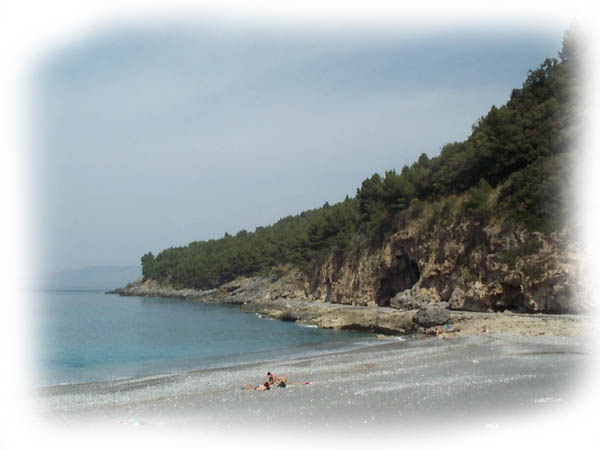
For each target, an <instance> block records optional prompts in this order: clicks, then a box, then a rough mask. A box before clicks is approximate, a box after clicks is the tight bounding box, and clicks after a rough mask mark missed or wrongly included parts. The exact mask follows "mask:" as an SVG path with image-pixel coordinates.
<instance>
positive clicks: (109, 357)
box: [36, 290, 376, 385]
mask: <svg viewBox="0 0 600 450" xmlns="http://www.w3.org/2000/svg"><path fill="white" fill-rule="evenodd" d="M37 295H38V296H39V301H40V303H41V306H40V307H39V308H38V309H37V311H39V313H40V314H39V316H38V321H37V332H38V334H39V340H38V342H39V345H38V351H37V355H36V358H37V363H38V364H37V366H38V367H39V370H38V373H39V383H38V384H39V385H55V384H65V383H82V382H87V381H100V380H110V379H118V378H124V377H130V376H145V375H155V374H160V373H172V372H184V371H189V370H195V369H204V368H209V367H217V366H226V365H235V364H240V363H244V362H254V361H268V360H273V359H279V358H283V357H293V356H303V355H311V354H317V353H328V352H332V351H339V350H343V349H346V348H352V347H357V346H364V345H371V344H374V343H375V342H376V339H375V338H374V337H373V336H372V335H369V334H366V333H357V332H348V331H337V330H323V329H318V328H313V327H303V326H299V325H296V324H294V323H290V322H282V321H279V320H269V319H265V318H261V317H259V316H257V315H255V314H247V313H244V312H242V311H240V309H239V307H238V306H232V305H219V304H210V303H193V302H191V301H186V300H173V299H160V298H142V297H119V296H116V295H107V294H104V292H103V291H99V290H53V291H43V292H38V294H37Z"/></svg>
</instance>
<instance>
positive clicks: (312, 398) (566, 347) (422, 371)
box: [34, 333, 590, 430]
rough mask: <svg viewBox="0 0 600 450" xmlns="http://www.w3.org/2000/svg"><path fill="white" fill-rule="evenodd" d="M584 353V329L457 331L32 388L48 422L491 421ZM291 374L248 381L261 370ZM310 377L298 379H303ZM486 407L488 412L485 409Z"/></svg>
mask: <svg viewBox="0 0 600 450" xmlns="http://www.w3.org/2000/svg"><path fill="white" fill-rule="evenodd" d="M588 353H590V342H589V340H587V339H585V338H583V337H581V336H571V337H554V336H553V337H548V336H515V335H503V334H491V333H488V334H479V335H465V336H459V337H456V338H453V339H437V338H435V337H428V338H426V339H407V340H406V341H403V342H402V341H395V342H385V341H382V342H381V344H377V345H372V346H366V347H362V348H357V349H350V350H346V351H341V352H337V353H331V354H321V355H313V356H306V357H298V358H285V359H279V360H275V361H261V362H253V363H247V364H242V365H235V366H229V367H221V368H211V369H201V370H195V371H191V372H185V373H176V374H163V375H157V376H150V377H148V376H142V377H134V378H128V379H121V380H113V381H103V382H91V383H83V384H72V385H58V386H52V387H46V388H39V389H37V390H36V391H35V393H34V397H35V399H36V401H37V403H38V407H39V411H38V412H39V414H40V416H41V417H43V418H44V419H47V420H50V421H52V422H54V423H56V424H64V425H71V424H73V423H79V422H87V421H89V420H96V421H98V420H99V421H102V422H104V423H106V424H108V425H111V426H116V427H123V426H149V427H155V428H162V427H171V426H175V427H180V426H188V425H190V426H194V427H196V426H207V427H210V428H227V429H231V430H234V429H238V427H239V426H244V425H252V424H259V423H261V422H262V421H263V420H264V419H265V418H269V419H275V418H276V417H291V416H293V417H294V420H293V426H295V427H300V428H303V427H314V426H318V427H320V428H327V427H329V426H344V427H346V426H350V427H351V428H361V427H372V426H384V427H388V426H394V427H397V426H403V425H406V426H412V425H414V424H415V423H424V422H423V421H424V420H429V419H430V418H432V417H436V418H440V419H441V420H443V421H446V422H447V421H448V420H450V421H451V420H454V419H456V418H457V417H471V418H475V419H477V420H482V419H483V417H485V420H492V418H491V416H494V417H496V416H497V415H498V414H500V415H502V414H504V413H505V412H510V413H511V414H512V412H513V411H514V410H518V411H523V412H524V413H528V412H533V411H536V410H541V409H543V410H546V409H547V408H549V407H552V406H553V405H554V406H555V405H557V404H559V405H564V404H565V403H567V402H568V401H569V398H570V397H572V395H573V392H574V391H575V390H576V388H577V386H576V383H575V381H576V380H577V378H578V376H579V374H580V373H581V372H582V368H583V367H584V366H585V361H586V360H587V359H588ZM268 370H270V371H273V372H274V373H276V374H281V373H285V374H286V375H287V376H288V379H289V384H288V387H286V388H276V389H272V390H271V391H268V392H255V391H246V390H243V389H242V387H243V386H245V385H246V384H248V383H253V384H260V383H261V380H262V379H263V377H264V376H265V374H266V372H267V371H268ZM307 381H308V382H309V383H310V384H304V383H305V382H307ZM488 416H489V417H488Z"/></svg>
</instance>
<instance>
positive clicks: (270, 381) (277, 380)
mask: <svg viewBox="0 0 600 450" xmlns="http://www.w3.org/2000/svg"><path fill="white" fill-rule="evenodd" d="M265 379H266V381H265V382H264V383H263V384H259V385H258V386H256V387H255V386H254V385H253V384H252V383H248V384H247V385H246V386H245V387H244V389H246V390H249V391H253V390H254V391H269V390H271V386H278V387H281V388H284V387H286V386H287V382H288V377H287V375H286V374H281V376H280V377H278V376H277V375H275V374H274V373H272V372H267V376H266V377H265Z"/></svg>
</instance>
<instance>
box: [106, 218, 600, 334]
mask: <svg viewBox="0 0 600 450" xmlns="http://www.w3.org/2000/svg"><path fill="white" fill-rule="evenodd" d="M422 230H423V227H419V226H415V227H412V228H408V229H406V230H403V231H401V232H397V233H394V234H392V235H391V236H390V238H389V239H387V240H386V241H385V242H384V243H383V244H382V245H381V247H379V248H365V249H363V250H362V251H361V252H360V253H359V254H353V255H347V256H346V257H340V256H339V255H338V256H333V255H332V256H331V257H330V258H328V259H326V260H325V261H324V262H322V263H321V264H320V265H318V266H316V268H314V272H313V273H312V274H307V273H303V272H301V271H300V270H298V269H295V268H292V267H285V268H281V269H282V270H280V271H279V273H280V274H282V275H280V276H279V277H278V278H275V277H271V278H268V277H250V278H238V279H236V280H234V281H231V282H229V283H226V284H223V285H222V286H220V288H218V289H211V290H195V289H174V288H172V287H170V286H164V285H160V284H159V283H157V282H156V281H153V280H143V279H141V278H140V279H138V280H137V281H136V282H134V283H130V284H129V285H127V286H126V287H124V288H119V289H116V290H114V291H111V293H113V294H119V295H129V296H152V297H167V298H186V299H192V300H194V301H200V302H218V303H228V304H236V305H241V308H242V310H244V311H246V312H254V313H260V314H262V315H265V316H268V317H273V318H277V319H281V320H290V321H296V322H299V323H303V324H311V325H317V326H319V327H324V328H338V329H354V330H364V331H372V332H377V333H384V334H385V333H387V334H406V333H412V332H415V331H417V330H420V329H425V328H431V327H435V326H438V325H442V324H445V323H448V321H449V320H450V314H451V311H472V312H502V311H510V312H516V313H539V312H541V313H585V312H587V311H588V310H589V304H588V303H586V302H585V299H584V295H583V288H582V285H581V282H580V280H579V275H578V270H577V269H578V267H579V262H578V259H577V255H578V252H577V251H576V248H575V245H576V244H575V243H573V242H570V241H568V240H567V232H566V231H563V232H561V233H553V234H550V235H543V234H541V233H528V232H526V231H520V232H518V233H514V232H513V233H506V232H502V231H501V230H499V229H495V228H494V227H486V228H481V227H477V226H476V224H473V223H463V224H460V226H456V227H452V228H451V229H446V230H444V231H442V232H435V233H431V232H423V231H422ZM532 242H533V243H534V245H532ZM474 243H475V248H473V246H474Z"/></svg>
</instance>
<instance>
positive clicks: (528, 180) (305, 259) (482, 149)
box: [142, 32, 580, 289]
mask: <svg viewBox="0 0 600 450" xmlns="http://www.w3.org/2000/svg"><path fill="white" fill-rule="evenodd" d="M577 68H578V57H577V53H576V51H575V46H574V42H573V38H572V36H571V35H570V34H569V32H567V33H566V34H565V38H564V39H563V48H562V51H560V52H559V53H558V58H549V59H546V60H545V61H544V62H543V63H542V64H541V65H540V66H539V67H538V68H537V69H535V70H530V71H529V74H528V75H527V78H526V80H525V82H524V83H523V86H522V87H521V88H520V89H514V90H513V91H512V93H511V95H510V99H509V100H508V102H507V103H506V104H505V105H503V106H501V107H496V106H492V107H491V109H490V111H489V112H488V113H487V114H486V115H485V116H484V117H481V118H480V119H479V120H477V122H476V123H475V124H474V125H473V129H472V133H471V135H470V136H469V137H468V138H467V139H466V140H465V141H463V142H453V143H449V144H446V145H445V146H444V147H443V148H442V150H441V152H440V154H439V156H436V157H433V158H429V157H428V156H427V155H426V154H422V155H421V156H420V157H419V159H418V160H417V161H416V162H414V163H413V164H412V165H411V166H410V167H409V166H404V167H403V168H402V169H401V170H400V171H399V172H396V171H395V170H393V169H392V170H390V171H387V172H385V174H383V176H381V175H379V174H374V175H373V176H371V177H370V178H367V179H366V180H364V181H363V182H362V184H361V186H360V188H358V189H357V191H356V196H355V197H352V198H350V197H346V199H345V200H344V201H342V202H340V203H337V204H334V205H329V204H327V203H326V204H325V205H323V206H322V207H321V208H318V209H314V210H310V211H305V212H302V213H300V214H298V215H296V216H289V217H286V218H283V219H281V220H280V221H279V222H277V223H275V224H273V225H270V226H265V227H258V228H257V229H256V231H254V232H248V231H245V230H242V231H240V232H239V233H237V234H236V235H235V236H231V235H228V234H226V235H225V236H224V237H223V238H221V239H215V240H209V241H202V242H192V243H190V244H189V245H187V246H185V247H178V248H169V249H166V250H164V251H162V252H161V253H159V254H158V255H156V256H154V255H153V254H152V253H147V254H146V255H144V256H143V257H142V270H143V276H144V278H145V279H153V280H157V281H160V282H162V283H168V284H170V285H171V286H173V287H191V288H198V289H205V288H213V287H216V286H219V285H221V284H223V283H226V282H228V281H231V280H233V279H234V278H236V277H238V276H249V275H254V274H265V273H272V274H275V275H276V271H277V270H278V268H279V267H281V266H282V265H291V266H294V267H297V268H299V269H302V270H304V271H305V272H307V273H308V272H310V270H311V268H312V267H314V266H315V265H316V264H318V263H319V261H322V260H323V259H325V258H326V257H328V256H329V255H331V253H332V252H334V253H337V254H340V255H346V256H347V255H349V254H352V252H355V251H357V249H359V248H364V247H369V246H377V245H379V243H381V242H382V241H383V240H384V239H385V237H386V236H387V235H389V233H391V232H393V231H397V230H398V229H399V228H401V227H402V226H403V224H404V223H406V220H407V217H410V216H411V215H413V216H414V215H419V214H421V213H422V211H423V210H424V209H427V208H429V209H430V210H431V214H432V216H433V217H432V220H431V221H430V224H431V226H434V225H435V224H438V225H439V224H440V221H443V218H444V215H445V211H450V210H452V211H456V208H455V206H456V202H457V199H458V198H459V197H460V208H459V209H458V211H459V214H462V215H464V217H466V218H469V219H470V220H473V221H475V222H477V223H479V224H481V225H482V226H483V225H485V224H487V223H490V222H494V223H496V224H498V225H499V226H501V227H505V228H507V227H511V228H519V227H522V228H524V229H527V230H529V231H540V232H542V233H550V232H552V231H556V230H558V229H560V228H561V227H562V226H563V224H564V222H565V219H566V218H567V217H568V216H569V214H570V213H571V211H570V208H571V202H569V200H568V192H569V190H568V189H567V184H568V182H569V180H570V173H571V169H570V166H571V159H572V158H571V156H572V155H573V153H574V152H575V151H576V146H577V143H576V142H575V137H576V135H577V133H578V129H577V126H578V120H577V115H578V111H577V109H576V103H577V102H576V99H577V92H578V90H579V87H580V81H579V79H578V73H579V72H578V70H577ZM432 126H435V124H432Z"/></svg>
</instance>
